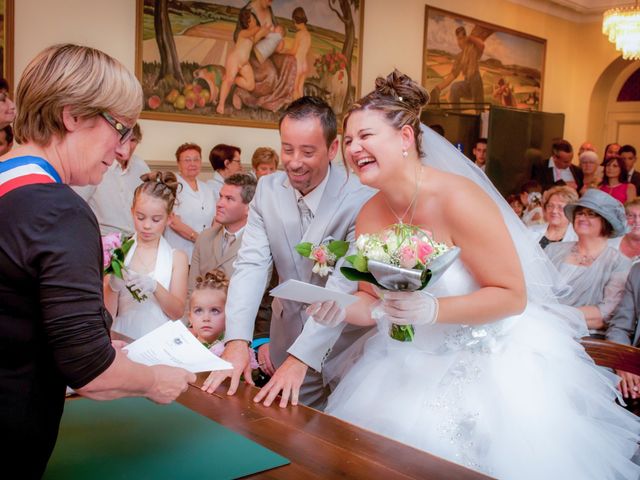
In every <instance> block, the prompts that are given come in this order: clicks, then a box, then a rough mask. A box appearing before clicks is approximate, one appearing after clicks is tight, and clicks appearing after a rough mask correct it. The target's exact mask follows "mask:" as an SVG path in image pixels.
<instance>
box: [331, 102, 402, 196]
mask: <svg viewBox="0 0 640 480" xmlns="http://www.w3.org/2000/svg"><path fill="white" fill-rule="evenodd" d="M343 142H344V155H345V158H346V160H347V162H348V164H349V166H350V167H351V168H353V170H354V171H355V172H356V174H357V175H358V177H360V181H361V182H362V183H363V184H365V185H370V186H374V187H375V186H378V185H380V184H381V183H382V182H383V181H384V179H385V177H387V176H388V175H389V174H390V173H391V172H393V171H394V169H397V168H402V166H403V164H406V163H407V159H406V158H404V157H403V156H402V151H403V150H404V149H406V148H407V143H408V142H407V138H406V134H403V131H402V130H398V129H396V128H394V127H393V126H391V125H389V123H388V122H387V120H386V119H385V118H384V116H383V114H382V113H381V112H379V111H376V110H360V111H356V112H353V113H352V114H351V115H350V116H349V119H348V121H347V125H346V128H345V131H344V136H343Z"/></svg>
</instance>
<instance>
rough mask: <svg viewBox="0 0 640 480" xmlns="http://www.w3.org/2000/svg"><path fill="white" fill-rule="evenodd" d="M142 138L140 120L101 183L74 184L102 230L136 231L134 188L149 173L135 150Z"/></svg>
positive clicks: (125, 232)
mask: <svg viewBox="0 0 640 480" xmlns="http://www.w3.org/2000/svg"><path fill="white" fill-rule="evenodd" d="M141 141H142V131H141V130H140V125H138V124H137V123H136V124H135V126H134V127H133V134H132V135H131V139H130V140H129V141H128V142H127V146H128V147H129V148H128V149H122V151H121V152H119V153H118V154H117V155H116V161H115V162H113V164H112V165H111V166H110V167H109V169H108V170H107V171H106V172H105V174H104V176H103V177H102V182H100V183H99V184H98V185H87V186H85V187H73V189H74V190H75V191H76V193H77V194H78V195H80V196H81V197H82V198H83V199H84V200H85V201H86V202H87V203H88V204H89V206H90V207H91V210H93V213H94V214H95V216H96V218H97V219H98V224H99V225H100V233H101V234H102V235H107V234H109V233H122V234H123V235H127V236H128V235H133V233H134V228H133V217H132V216H131V205H133V192H134V191H135V189H136V188H137V187H138V185H140V183H141V180H140V177H141V176H142V175H144V174H145V173H149V167H148V166H147V164H146V163H145V162H144V160H143V159H142V158H140V157H139V156H137V155H135V154H134V152H135V151H136V148H137V146H138V144H139V143H140V142H141Z"/></svg>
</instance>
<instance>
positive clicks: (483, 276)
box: [308, 72, 640, 479]
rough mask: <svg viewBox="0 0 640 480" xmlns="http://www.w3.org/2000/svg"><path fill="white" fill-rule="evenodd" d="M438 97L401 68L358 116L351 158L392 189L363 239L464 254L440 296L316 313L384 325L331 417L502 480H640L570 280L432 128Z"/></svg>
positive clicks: (399, 295)
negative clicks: (409, 328) (397, 336)
mask: <svg viewBox="0 0 640 480" xmlns="http://www.w3.org/2000/svg"><path fill="white" fill-rule="evenodd" d="M427 98H428V97H427V94H426V92H425V90H424V89H423V88H422V87H420V86H418V85H417V84H415V83H414V82H413V81H411V79H409V78H408V77H406V76H405V75H402V74H400V73H399V72H394V73H392V74H391V75H389V77H387V78H386V79H383V78H378V80H377V81H376V89H375V91H373V92H372V93H370V94H369V95H367V96H366V97H364V98H363V99H361V100H360V101H359V102H357V103H355V104H354V105H353V106H352V107H351V109H350V111H349V112H348V113H347V116H346V117H345V120H344V137H343V141H344V153H345V158H346V160H347V162H348V164H349V166H350V167H351V168H353V170H354V171H355V173H356V174H357V175H358V176H359V177H360V180H361V181H362V183H363V184H365V185H369V186H371V187H374V188H376V189H378V190H379V193H378V194H376V195H375V196H374V197H372V198H371V200H369V202H368V203H367V204H366V205H365V206H364V207H363V209H362V211H361V212H360V214H359V216H358V220H357V223H356V234H357V235H360V234H362V233H373V232H380V231H381V230H383V229H384V228H385V227H387V226H388V225H390V224H395V223H399V222H404V223H407V224H414V225H418V226H420V227H421V228H423V229H425V230H428V231H430V232H433V236H434V238H435V240H437V241H441V242H445V243H447V244H448V245H457V246H458V247H460V248H461V255H460V257H459V259H458V260H456V261H455V263H453V264H452V265H451V267H450V268H449V269H448V270H447V271H446V272H445V273H444V275H443V276H442V277H441V278H440V279H439V280H438V281H437V283H435V284H434V285H433V286H429V287H427V291H421V292H387V291H385V292H384V294H383V299H382V300H380V296H381V295H382V293H381V292H376V291H374V290H373V289H372V287H371V285H370V284H366V283H361V284H360V285H359V292H358V296H359V297H360V301H358V302H356V303H355V304H353V305H352V306H350V307H349V308H348V309H347V310H346V311H345V310H343V309H341V308H339V307H337V305H336V304H335V303H333V302H323V303H317V304H313V305H311V306H310V307H309V309H308V312H309V313H310V314H312V315H313V318H314V320H315V321H318V322H320V323H323V324H325V325H329V326H333V325H337V324H338V323H340V322H342V321H343V320H344V319H345V317H346V321H347V322H349V323H353V324H359V325H376V323H377V326H378V328H377V330H374V331H373V334H372V335H371V337H370V338H369V339H368V340H367V343H366V344H365V346H364V352H363V354H362V356H361V357H359V358H358V359H357V360H356V361H355V363H354V364H353V366H352V367H351V368H350V369H349V370H348V372H347V373H346V375H345V376H344V377H343V378H342V380H341V382H340V383H339V384H338V387H337V389H336V390H335V391H334V392H333V394H332V395H331V396H330V398H329V403H328V406H327V409H326V411H327V412H328V413H330V414H333V415H335V416H337V417H340V418H342V419H344V420H346V421H349V422H352V423H355V424H357V425H360V426H362V427H364V428H367V429H370V430H373V431H376V432H378V433H380V434H382V435H386V436H388V437H391V438H394V439H396V440H398V441H401V442H404V443H407V444H410V445H413V446H414V447H417V448H420V449H422V450H426V451H428V452H431V453H434V454H435V455H439V456H442V457H444V458H447V459H449V460H451V461H454V462H457V463H460V464H463V465H465V466H467V467H469V468H472V469H475V470H479V471H481V472H484V473H486V474H489V475H491V476H494V477H497V478H500V479H542V478H567V479H569V478H571V479H578V478H579V479H587V478H593V479H609V478H638V475H639V474H640V468H639V467H638V465H636V464H634V463H633V462H632V461H631V458H632V457H633V455H634V454H635V453H636V451H637V448H638V445H637V442H638V440H639V438H640V421H639V419H638V418H637V417H635V416H633V415H632V414H630V413H629V412H627V411H625V410H624V409H622V408H621V407H619V406H617V405H615V403H614V400H615V397H616V388H615V387H616V383H617V382H616V379H615V377H614V376H613V375H611V376H607V373H606V372H603V371H601V370H600V369H599V368H598V367H596V366H595V365H594V363H593V361H592V360H591V359H590V357H589V356H588V355H587V354H586V352H585V351H584V349H583V348H582V346H581V345H580V344H579V343H578V341H577V340H576V338H579V337H580V336H582V335H586V334H587V329H586V324H585V322H584V319H583V318H582V317H581V315H580V313H579V312H578V311H577V310H576V309H572V308H570V307H565V306H561V305H559V304H558V302H557V301H556V299H555V295H556V294H557V293H559V292H560V290H559V288H560V287H561V286H560V285H557V284H555V283H554V282H555V279H556V278H557V274H556V273H554V270H553V269H552V267H550V266H549V263H548V261H546V260H545V257H544V253H543V252H542V250H541V249H540V248H539V246H538V245H537V244H535V242H533V241H531V240H530V239H528V236H527V232H526V229H525V228H524V226H523V225H522V224H521V222H520V220H519V219H518V218H517V217H516V216H515V214H513V212H512V211H511V210H510V208H509V205H508V204H507V203H506V202H504V200H502V199H501V197H500V195H499V193H498V192H497V191H495V189H493V188H492V186H491V185H490V182H488V181H487V179H486V177H484V174H482V173H481V172H473V170H472V169H470V168H468V167H466V166H465V165H466V164H467V163H468V162H466V161H465V159H464V158H460V156H459V154H458V153H457V152H456V150H455V148H454V147H452V146H450V145H448V144H447V142H446V141H445V140H442V138H441V137H439V136H438V135H436V134H435V133H433V132H432V131H430V130H428V129H424V130H422V129H421V126H420V111H421V108H422V107H423V106H424V105H425V104H426V101H427ZM434 167H435V168H434ZM476 170H477V169H476ZM378 301H380V303H379V304H377V303H376V302H378ZM390 323H397V324H412V325H414V327H415V338H414V340H413V341H411V342H400V341H397V340H394V339H392V338H391V337H390V336H389V333H388V331H389V325H390Z"/></svg>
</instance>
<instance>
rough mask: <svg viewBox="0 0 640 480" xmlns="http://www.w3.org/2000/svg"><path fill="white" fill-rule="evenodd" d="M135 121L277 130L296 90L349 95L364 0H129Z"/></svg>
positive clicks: (337, 98) (343, 101)
mask: <svg viewBox="0 0 640 480" xmlns="http://www.w3.org/2000/svg"><path fill="white" fill-rule="evenodd" d="M137 1H138V3H137V37H138V40H137V49H136V74H137V76H138V78H139V80H140V83H141V84H142V88H143V91H144V108H143V112H142V118H147V119H154V120H170V121H184V122H197V123H217V124H226V125H240V126H253V127H271V128H275V127H277V122H278V120H279V118H280V114H281V112H282V110H283V109H284V108H286V106H287V105H288V104H289V103H291V102H292V101H293V100H294V99H296V98H298V97H301V96H302V95H317V96H320V97H322V98H325V99H326V100H327V101H328V103H329V104H330V105H331V106H332V107H333V109H334V110H335V111H336V113H337V114H340V113H341V112H342V111H344V110H345V108H346V106H347V105H349V103H351V102H352V101H353V99H355V98H357V95H358V93H359V84H360V75H361V74H360V71H361V64H362V62H361V58H362V23H363V21H362V20H363V10H364V1H363V0H193V1H192V0H180V1H178V0H137Z"/></svg>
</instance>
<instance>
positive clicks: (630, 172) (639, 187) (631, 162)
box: [618, 145, 640, 194]
mask: <svg viewBox="0 0 640 480" xmlns="http://www.w3.org/2000/svg"><path fill="white" fill-rule="evenodd" d="M618 155H619V156H620V158H621V159H622V161H623V162H624V165H625V167H627V182H629V183H631V184H633V186H634V187H636V194H637V193H638V192H639V191H640V172H637V171H636V149H635V148H634V147H633V146H631V145H623V146H622V147H620V150H619V151H618Z"/></svg>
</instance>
